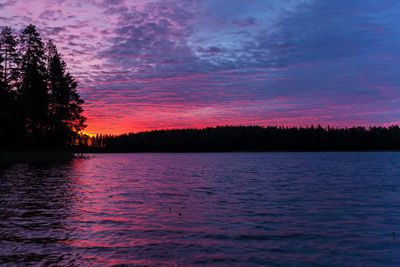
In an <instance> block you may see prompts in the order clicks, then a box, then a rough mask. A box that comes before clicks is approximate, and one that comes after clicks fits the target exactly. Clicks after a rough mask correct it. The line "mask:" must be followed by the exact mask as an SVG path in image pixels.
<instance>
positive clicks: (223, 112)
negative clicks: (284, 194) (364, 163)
mask: <svg viewBox="0 0 400 267" xmlns="http://www.w3.org/2000/svg"><path fill="white" fill-rule="evenodd" d="M33 2H34V3H35V4H34V5H33ZM27 6H29V7H30V8H29V9H28V8H27ZM398 10H400V3H398V1H395V0H386V1H373V0H366V1H365V0H349V1H316V0H285V1H276V0H251V1H244V0H219V1H214V0H163V1H161V0H136V1H127V0H91V1H78V0H71V1H57V2H53V1H45V0H43V1H32V0H27V1H22V0H14V1H7V2H5V3H2V4H1V9H0V20H1V21H2V23H7V24H11V25H12V26H15V27H17V28H18V29H21V28H22V27H23V26H24V25H26V24H27V23H35V24H37V25H38V27H39V29H41V31H42V33H43V36H46V38H52V39H54V41H55V42H56V43H57V44H58V46H59V47H60V50H61V51H62V52H63V54H64V55H65V57H66V59H67V62H68V65H69V67H70V70H71V71H72V73H73V74H74V75H75V76H76V77H77V78H78V80H79V82H80V90H81V93H82V95H83V96H84V98H85V99H86V101H87V104H86V115H87V116H88V117H89V120H88V124H89V129H88V130H89V131H92V132H96V131H102V132H113V133H116V132H123V131H134V130H143V129H154V128H165V127H166V128H172V127H193V126H208V125H218V124H262V125H271V124H273V125H276V124H282V125H304V124H318V123H320V124H328V123H329V124H331V125H342V126H343V125H351V124H362V125H367V124H388V123H394V122H400V118H399V116H398V114H400V108H399V107H400V105H399V104H400V91H399V90H398V87H399V85H400V78H399V76H398V74H397V73H396V70H397V66H398V65H399V64H400V62H399V61H400V55H399V54H400V39H399V37H398V36H400V32H399V31H400V28H399V27H398V25H400V16H399V11H398Z"/></svg>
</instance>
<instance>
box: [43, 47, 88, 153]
mask: <svg viewBox="0 0 400 267" xmlns="http://www.w3.org/2000/svg"><path fill="white" fill-rule="evenodd" d="M47 55H48V84H49V88H50V99H51V101H50V120H51V131H52V134H53V138H52V139H53V141H54V142H55V144H58V145H61V144H63V143H64V144H65V141H67V143H70V142H73V141H74V140H76V138H77V137H78V136H79V135H78V133H79V132H80V131H82V130H83V129H84V128H85V125H84V122H85V120H86V119H85V118H84V117H83V116H82V112H83V109H82V104H83V103H84V101H83V100H82V99H81V98H80V96H79V93H78V91H77V82H76V81H75V79H74V78H73V77H72V76H71V74H70V73H68V72H67V71H66V64H65V61H64V60H63V59H62V56H61V54H60V53H58V51H57V48H56V46H55V45H54V44H53V42H52V41H49V42H48V44H47Z"/></svg>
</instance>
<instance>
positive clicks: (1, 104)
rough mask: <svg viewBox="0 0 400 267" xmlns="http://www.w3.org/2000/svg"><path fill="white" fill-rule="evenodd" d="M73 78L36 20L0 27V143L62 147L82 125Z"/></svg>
mask: <svg viewBox="0 0 400 267" xmlns="http://www.w3.org/2000/svg"><path fill="white" fill-rule="evenodd" d="M82 104H83V100H82V99H81V97H80V96H79V93H78V91H77V82H76V81H75V79H74V77H72V75H71V74H70V73H69V72H68V71H67V67H66V63H65V61H64V60H63V58H62V55H61V54H60V53H59V52H58V51H57V47H56V45H55V44H54V43H53V42H52V41H51V40H50V41H48V42H47V43H44V42H43V40H42V39H41V36H40V34H39V32H38V31H37V29H36V27H35V26H34V25H29V26H28V27H26V28H25V29H24V30H23V31H22V32H21V34H19V35H16V34H15V31H14V30H13V29H11V28H10V27H2V28H1V32H0V148H2V149H27V148H28V149H38V148H40V149H43V148H46V149H65V148H67V147H70V146H71V145H76V144H78V143H79V142H80V138H81V135H80V132H81V131H82V130H83V129H84V128H85V125H84V123H85V118H84V117H83V116H82V112H83V110H82Z"/></svg>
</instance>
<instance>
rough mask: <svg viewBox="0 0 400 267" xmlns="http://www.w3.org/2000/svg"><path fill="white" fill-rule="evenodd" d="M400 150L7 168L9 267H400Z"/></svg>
mask: <svg viewBox="0 0 400 267" xmlns="http://www.w3.org/2000/svg"><path fill="white" fill-rule="evenodd" d="M399 170H400V153H270V154H268V153H240V154H229V153H228V154H121V155H112V154H107V155H101V154H99V155H92V156H91V157H90V158H89V159H75V160H72V161H70V162H65V163H60V164H52V165H43V164H42V165H37V164H36V165H34V164H15V165H8V166H0V265H1V266H8V265H10V266H14V265H20V266H25V265H43V266H48V265H62V266H87V265H89V266H103V265H106V266H112V265H124V264H125V265H128V266H136V265H140V266H143V265H144V266H147V265H154V266H160V265H168V266H170V265H179V266H181V265H184V266H187V265H200V264H207V265H236V266H243V265H245V266H249V265H250V266H253V265H260V266H265V265H272V266H274V265H277V266H288V265H292V266H300V265H301V266H304V265H312V263H316V264H319V265H329V266H343V265H347V266H377V265H379V266H399V265H400V259H399V257H398V255H399V251H400V243H399V241H400V228H399V227H400V171H399Z"/></svg>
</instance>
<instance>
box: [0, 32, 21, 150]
mask: <svg viewBox="0 0 400 267" xmlns="http://www.w3.org/2000/svg"><path fill="white" fill-rule="evenodd" d="M17 45H18V42H17V38H16V37H15V35H14V33H13V31H12V29H11V28H10V27H3V28H2V29H1V31H0V124H1V126H2V129H1V130H0V143H1V142H3V145H7V146H15V145H16V144H18V143H20V142H19V141H20V139H21V138H22V135H23V124H22V120H21V116H20V114H19V107H18V103H17V95H16V88H17V87H18V82H19V66H18V65H19V55H18V51H17Z"/></svg>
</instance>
